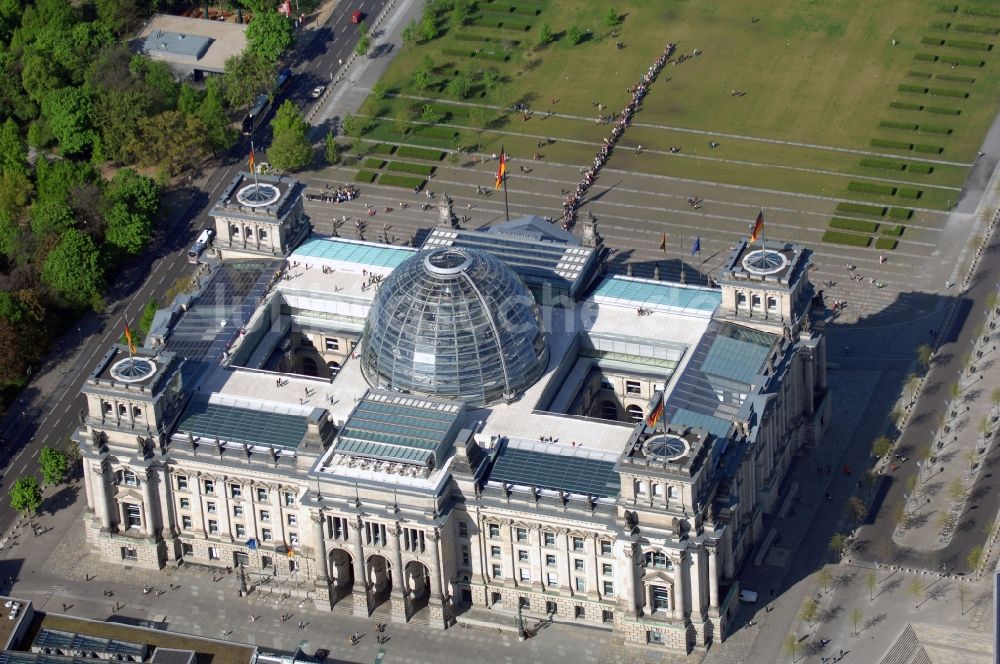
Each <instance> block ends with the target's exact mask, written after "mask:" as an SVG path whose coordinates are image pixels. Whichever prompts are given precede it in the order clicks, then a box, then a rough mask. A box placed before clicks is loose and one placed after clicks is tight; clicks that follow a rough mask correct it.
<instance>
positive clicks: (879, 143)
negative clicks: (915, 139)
mask: <svg viewBox="0 0 1000 664" xmlns="http://www.w3.org/2000/svg"><path fill="white" fill-rule="evenodd" d="M871 146H872V147H873V148H890V149H892V150H912V149H913V144H912V143H907V142H905V141H890V140H888V139H885V138H873V139H872V140H871Z"/></svg>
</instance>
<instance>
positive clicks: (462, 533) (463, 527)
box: [458, 521, 469, 537]
mask: <svg viewBox="0 0 1000 664" xmlns="http://www.w3.org/2000/svg"><path fill="white" fill-rule="evenodd" d="M458 536H459V537H468V536H469V524H467V523H466V522H465V521H459V522H458Z"/></svg>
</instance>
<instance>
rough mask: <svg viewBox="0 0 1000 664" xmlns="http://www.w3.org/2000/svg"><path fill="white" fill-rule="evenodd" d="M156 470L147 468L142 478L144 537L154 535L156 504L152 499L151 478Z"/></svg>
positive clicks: (152, 536) (153, 536)
mask: <svg viewBox="0 0 1000 664" xmlns="http://www.w3.org/2000/svg"><path fill="white" fill-rule="evenodd" d="M155 477H156V471H155V470H154V469H153V468H147V469H146V472H145V475H144V477H143V478H142V519H143V521H144V523H143V524H142V525H143V528H142V534H143V535H145V536H146V537H150V538H155V537H156V504H155V503H154V501H153V478H155Z"/></svg>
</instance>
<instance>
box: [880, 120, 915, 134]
mask: <svg viewBox="0 0 1000 664" xmlns="http://www.w3.org/2000/svg"><path fill="white" fill-rule="evenodd" d="M878 126H879V127H885V128H886V129H906V130H907V131H916V130H917V128H918V127H919V125H916V124H913V123H912V122H896V121H895V120H882V121H881V122H879V123H878Z"/></svg>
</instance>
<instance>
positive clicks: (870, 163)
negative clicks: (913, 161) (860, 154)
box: [861, 157, 906, 171]
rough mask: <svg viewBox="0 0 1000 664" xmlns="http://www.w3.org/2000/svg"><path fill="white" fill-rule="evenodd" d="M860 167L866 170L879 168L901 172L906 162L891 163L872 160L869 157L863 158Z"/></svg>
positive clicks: (889, 160)
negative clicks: (866, 168) (865, 167)
mask: <svg viewBox="0 0 1000 664" xmlns="http://www.w3.org/2000/svg"><path fill="white" fill-rule="evenodd" d="M861 165H862V166H867V167H868V168H881V169H884V170H887V171H902V170H905V169H906V162H902V161H893V160H892V159H872V158H871V157H865V158H863V159H862V160H861Z"/></svg>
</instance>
